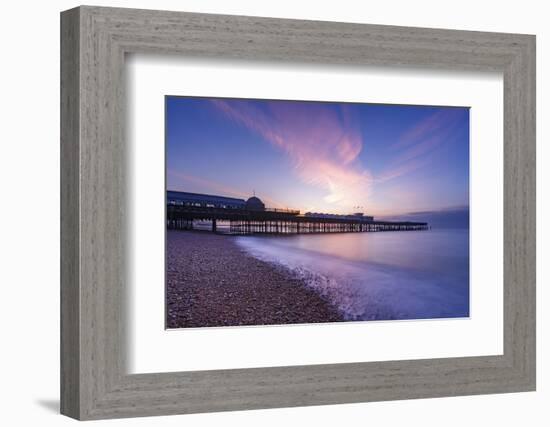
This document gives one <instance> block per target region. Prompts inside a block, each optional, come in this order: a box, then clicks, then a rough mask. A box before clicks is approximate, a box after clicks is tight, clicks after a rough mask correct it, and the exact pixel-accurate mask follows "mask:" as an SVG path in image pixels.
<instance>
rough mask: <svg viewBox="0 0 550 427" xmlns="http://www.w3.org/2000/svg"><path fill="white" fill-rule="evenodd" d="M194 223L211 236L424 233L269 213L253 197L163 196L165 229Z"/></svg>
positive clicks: (396, 224)
mask: <svg viewBox="0 0 550 427" xmlns="http://www.w3.org/2000/svg"><path fill="white" fill-rule="evenodd" d="M195 222H202V223H209V224H210V229H211V231H213V232H218V231H219V224H221V223H223V224H224V231H225V232H228V233H230V234H306V233H360V232H381V231H415V230H427V229H428V228H429V226H428V223H426V222H410V221H377V220H374V218H373V217H372V216H365V215H363V214H362V213H356V214H352V215H335V214H317V213H310V212H307V213H305V214H303V215H302V214H301V213H300V211H298V210H292V209H270V208H266V207H265V205H264V204H263V202H262V201H261V200H260V199H259V198H257V197H256V196H254V197H251V198H249V199H248V200H246V201H245V200H244V199H236V198H231V197H224V196H212V195H207V194H196V193H184V192H178V191H168V192H167V208H166V225H167V227H168V229H172V230H192V229H193V228H194V224H195Z"/></svg>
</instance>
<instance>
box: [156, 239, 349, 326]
mask: <svg viewBox="0 0 550 427" xmlns="http://www.w3.org/2000/svg"><path fill="white" fill-rule="evenodd" d="M166 254H167V255H166V304H167V306H166V317H167V318H166V326H167V328H197V327H216V326H218V327H219V326H245V325H283V324H296V323H319V322H337V321H343V320H344V319H343V317H342V315H341V314H340V313H339V312H338V310H337V309H336V308H335V307H334V306H332V305H331V304H330V303H329V302H328V301H327V300H326V299H324V298H323V297H322V296H321V295H319V294H318V293H317V292H316V291H315V290H313V289H311V288H310V287H308V286H307V285H306V283H304V282H303V281H302V280H301V279H299V278H297V277H293V275H292V274H291V273H290V272H289V271H287V270H285V269H283V268H281V267H278V266H275V265H272V264H270V263H267V262H264V261H261V260H258V259H256V258H254V257H252V256H250V255H248V254H246V253H245V252H244V251H243V250H242V249H240V247H239V246H237V244H236V243H235V241H234V236H229V235H218V234H213V233H210V232H201V231H167V236H166Z"/></svg>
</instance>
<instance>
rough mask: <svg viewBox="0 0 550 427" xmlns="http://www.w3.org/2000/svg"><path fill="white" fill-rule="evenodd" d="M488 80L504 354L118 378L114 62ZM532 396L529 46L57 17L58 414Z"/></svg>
mask: <svg viewBox="0 0 550 427" xmlns="http://www.w3.org/2000/svg"><path fill="white" fill-rule="evenodd" d="M136 52H137V53H163V54H164V53H167V54H178V55H184V56H188V57H216V58H237V59H239V58H243V59H261V60H275V61H283V60H284V61H294V62H300V63H322V64H341V65H342V64H343V65H352V66H357V65H365V64H366V65H373V64H374V65H387V66H396V67H399V66H413V67H429V68H438V69H450V70H491V71H499V72H502V73H503V76H504V77H503V78H504V267H503V268H504V308H503V313H504V319H503V320H504V336H503V343H504V344H503V345H504V353H503V354H502V355H497V356H482V357H459V358H443V359H425V360H407V361H385V362H368V363H343V364H330V365H308V366H290V367H270V368H255V369H234V370H217V371H192V372H176V373H156V374H134V375H129V374H127V372H126V369H125V366H126V365H125V361H126V354H125V351H126V345H125V344H126V327H127V325H125V295H126V294H125V280H126V277H127V268H128V265H127V260H126V250H127V247H126V236H125V233H126V232H127V231H126V228H125V227H124V226H123V224H124V216H125V209H126V203H125V200H126V199H125V196H126V178H127V176H126V172H125V171H126V165H125V161H126V160H125V159H126V156H125V150H126V147H125V138H124V135H125V129H124V127H125V126H124V125H125V124H124V120H125V112H124V104H125V84H124V60H125V54H127V53H136ZM529 390H535V37H534V36H532V35H520V34H498V33H486V32H472V31H453V30H441V29H425V28H407V27H392V26H380V25H360V24H348V23H335V22H315V21H302V20H287V19H270V18H257V17H243V16H223V15H210V14H196V13H182V12H165V11H149V10H133V9H116V8H103V7H88V6H83V7H79V8H76V9H71V10H68V11H65V12H62V14H61V412H62V413H63V414H65V415H68V416H70V417H74V418H77V419H82V420H84V419H100V418H115V417H135V416H148V415H166V414H183V413H194V412H211V411H228V410H243V409H256V408H274V407H291V406H303V405H324V404H336V403H347V402H365V401H380V400H391V399H411V398H425V397H437V396H458V395H469V394H482V393H504V392H519V391H529Z"/></svg>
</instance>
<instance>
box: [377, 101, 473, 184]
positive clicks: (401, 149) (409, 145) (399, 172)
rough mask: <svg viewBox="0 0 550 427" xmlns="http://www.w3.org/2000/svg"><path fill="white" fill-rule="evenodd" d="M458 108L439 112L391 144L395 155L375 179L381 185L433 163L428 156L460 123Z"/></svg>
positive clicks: (461, 112) (460, 114)
mask: <svg viewBox="0 0 550 427" xmlns="http://www.w3.org/2000/svg"><path fill="white" fill-rule="evenodd" d="M463 114H464V113H463V110H462V109H453V108H448V109H441V110H438V111H436V112H435V113H433V114H432V115H430V116H428V117H427V118H426V119H424V120H422V121H421V122H419V123H417V124H416V125H414V126H413V127H411V128H410V129H407V130H406V131H405V132H403V134H402V135H401V136H400V137H399V139H398V140H397V141H396V142H395V143H393V144H391V146H390V149H391V150H394V151H395V152H396V155H395V157H394V158H393V159H392V161H391V162H390V163H389V164H388V166H387V168H386V169H385V170H384V171H383V172H382V173H381V174H380V175H378V176H377V177H376V182H385V181H389V180H391V179H394V178H397V177H400V176H403V175H406V174H408V173H411V172H413V171H415V170H418V169H420V168H422V167H424V166H426V165H427V164H429V163H430V162H431V161H432V160H433V156H432V154H433V153H434V152H435V151H436V150H437V149H439V148H440V147H441V146H443V145H444V144H445V143H446V142H449V139H450V138H451V137H452V135H453V133H454V132H455V130H456V128H457V126H458V125H460V124H461V123H462V118H463Z"/></svg>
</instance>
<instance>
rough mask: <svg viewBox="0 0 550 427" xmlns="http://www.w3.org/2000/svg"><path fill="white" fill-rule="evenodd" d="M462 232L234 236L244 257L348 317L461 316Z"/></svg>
mask: <svg viewBox="0 0 550 427" xmlns="http://www.w3.org/2000/svg"><path fill="white" fill-rule="evenodd" d="M468 235H469V233H468V230H467V229H453V230H451V229H448V230H428V231H404V232H380V233H339V234H316V235H292V236H277V237H273V236H261V237H260V236H241V237H237V238H236V240H237V243H238V244H239V245H240V246H241V247H242V248H244V249H245V250H246V251H247V252H248V253H249V254H251V255H252V256H255V257H257V258H260V259H262V260H264V261H267V262H270V263H274V264H277V265H279V266H282V267H285V268H287V269H289V270H291V272H292V273H293V274H296V275H298V276H299V277H301V278H302V279H304V280H305V281H306V283H307V284H308V285H309V286H311V287H313V288H315V289H316V290H317V291H319V292H320V293H322V294H323V295H325V296H326V297H327V298H328V299H329V300H331V301H332V302H333V303H334V304H335V305H336V306H337V307H338V308H339V309H340V310H341V312H342V313H343V314H344V316H345V318H346V319H348V320H388V319H422V318H424V319H425V318H438V317H467V316H468V315H469V257H468V254H469V245H468Z"/></svg>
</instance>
